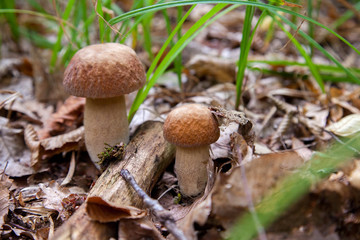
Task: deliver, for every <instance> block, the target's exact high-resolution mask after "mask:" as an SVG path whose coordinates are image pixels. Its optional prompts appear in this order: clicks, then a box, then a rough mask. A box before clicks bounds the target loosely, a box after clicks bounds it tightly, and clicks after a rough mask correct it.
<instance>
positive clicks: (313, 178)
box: [229, 135, 360, 240]
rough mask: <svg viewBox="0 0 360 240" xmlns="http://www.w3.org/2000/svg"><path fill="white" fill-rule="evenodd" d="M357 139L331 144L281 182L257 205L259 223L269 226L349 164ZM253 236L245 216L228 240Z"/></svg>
mask: <svg viewBox="0 0 360 240" xmlns="http://www.w3.org/2000/svg"><path fill="white" fill-rule="evenodd" d="M359 146H360V135H357V136H355V137H353V138H351V139H350V140H348V141H346V142H345V143H344V144H339V143H338V144H335V145H334V146H333V147H332V148H331V149H329V150H327V151H326V152H325V153H318V154H314V156H313V157H312V159H311V160H310V161H308V162H307V163H306V164H305V165H304V166H303V167H301V168H300V169H298V170H297V171H296V172H295V173H293V174H292V175H290V176H288V177H286V178H285V179H283V180H282V181H281V182H280V183H279V184H277V186H276V187H275V189H272V190H271V192H270V193H269V194H268V195H267V196H265V197H264V199H263V200H262V201H261V202H260V203H259V204H257V206H256V212H257V214H258V218H259V220H260V223H261V224H262V225H263V226H269V225H270V224H271V223H272V222H273V221H275V220H276V219H277V218H278V217H279V216H280V215H281V214H283V213H284V211H286V209H288V208H289V207H290V206H291V205H292V204H294V203H295V202H296V201H297V200H299V199H300V198H301V196H303V195H304V194H306V193H307V192H308V191H309V189H310V186H311V184H314V183H316V182H317V181H319V180H321V179H322V178H325V177H327V176H329V174H331V173H332V172H333V171H334V169H335V168H336V167H338V166H339V165H341V164H344V163H345V162H346V161H349V160H350V159H351V158H352V157H353V156H355V155H357V154H358V151H359V150H360V147H359ZM256 234H257V229H256V224H255V223H254V221H253V219H252V217H251V215H250V214H249V213H247V214H245V215H244V216H242V217H241V218H240V219H239V221H238V222H237V224H235V226H234V227H233V231H232V233H231V236H230V238H229V239H230V240H232V239H234V240H235V239H236V240H250V239H253V238H254V237H255V236H256Z"/></svg>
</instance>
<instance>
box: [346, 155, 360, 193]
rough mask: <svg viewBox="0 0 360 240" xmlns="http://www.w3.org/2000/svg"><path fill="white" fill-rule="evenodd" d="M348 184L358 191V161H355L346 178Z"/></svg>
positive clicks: (359, 162)
mask: <svg viewBox="0 0 360 240" xmlns="http://www.w3.org/2000/svg"><path fill="white" fill-rule="evenodd" d="M348 181H349V182H350V184H351V185H352V186H353V187H355V188H357V189H359V190H360V160H356V161H355V167H354V169H353V170H352V172H351V173H350V175H349V177H348Z"/></svg>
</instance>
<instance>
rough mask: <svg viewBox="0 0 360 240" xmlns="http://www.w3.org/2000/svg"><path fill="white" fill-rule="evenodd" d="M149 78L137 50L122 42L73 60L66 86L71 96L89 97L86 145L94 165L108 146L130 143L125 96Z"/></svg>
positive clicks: (85, 50) (82, 53) (85, 51)
mask: <svg viewBox="0 0 360 240" xmlns="http://www.w3.org/2000/svg"><path fill="white" fill-rule="evenodd" d="M145 79H146V77H145V70H144V67H143V65H142V63H141V62H140V60H139V58H138V57H137V56H136V53H135V51H134V50H132V49H131V48H129V47H127V46H125V45H122V44H119V43H104V44H95V45H90V46H87V47H84V48H82V49H81V50H79V51H78V52H77V53H76V54H75V55H74V56H73V58H72V59H71V61H70V63H69V65H68V66H67V68H66V70H65V73H64V81H63V85H64V88H65V91H66V92H67V93H69V94H71V95H75V96H78V97H85V98H86V103H85V110H84V111H85V113H84V126H85V145H86V148H87V150H88V153H89V155H90V158H91V160H92V161H93V162H94V163H96V162H98V161H99V159H98V156H97V155H98V154H99V153H101V152H102V151H104V144H105V143H107V144H109V145H115V144H117V143H120V142H123V143H125V144H126V143H127V142H128V141H129V123H128V120H127V114H126V106H125V96H124V94H127V93H130V92H133V91H135V90H138V89H139V88H141V87H142V86H143V85H144V84H145ZM95 165H96V166H97V167H99V166H98V165H97V164H95Z"/></svg>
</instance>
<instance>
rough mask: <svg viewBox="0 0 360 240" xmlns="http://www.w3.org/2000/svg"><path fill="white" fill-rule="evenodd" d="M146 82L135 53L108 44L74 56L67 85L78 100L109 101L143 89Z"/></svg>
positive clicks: (118, 45) (66, 74)
mask: <svg viewBox="0 0 360 240" xmlns="http://www.w3.org/2000/svg"><path fill="white" fill-rule="evenodd" d="M145 79H146V77H145V70H144V67H143V65H142V64H141V62H140V60H139V59H138V57H137V56H136V53H135V51H134V50H132V49H131V48H130V47H127V46H125V45H122V44H119V43H104V44H95V45H90V46H87V47H84V48H82V49H80V50H79V51H78V52H77V53H76V54H75V55H74V56H73V58H72V59H71V61H70V63H69V65H68V66H67V68H66V70H65V73H64V81H63V85H64V88H65V91H67V92H68V93H69V94H71V95H74V96H79V97H88V98H109V97H116V96H120V95H124V94H127V93H130V92H133V91H135V90H137V89H139V88H141V87H142V86H144V84H145Z"/></svg>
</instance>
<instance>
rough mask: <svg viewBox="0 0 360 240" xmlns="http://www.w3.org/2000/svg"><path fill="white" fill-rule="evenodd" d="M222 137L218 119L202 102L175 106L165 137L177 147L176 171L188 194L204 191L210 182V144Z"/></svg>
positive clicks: (168, 117)
mask: <svg viewBox="0 0 360 240" xmlns="http://www.w3.org/2000/svg"><path fill="white" fill-rule="evenodd" d="M219 136H220V130H219V127H218V122H217V120H216V119H215V118H214V116H213V115H212V113H211V112H210V110H209V109H208V108H207V107H206V106H203V105H200V104H187V105H183V106H181V107H178V108H175V109H174V110H172V111H171V112H170V113H169V115H168V116H167V118H166V120H165V123H164V138H165V139H166V140H167V141H169V142H170V143H172V144H174V145H175V146H176V159H175V173H176V176H177V178H178V182H179V187H180V191H181V192H182V193H183V194H184V195H186V196H196V195H198V194H199V193H201V192H202V191H203V190H204V189H205V187H206V182H207V176H208V174H207V163H208V161H209V157H210V155H209V146H210V144H211V143H213V142H215V141H216V140H217V139H218V138H219Z"/></svg>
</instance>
